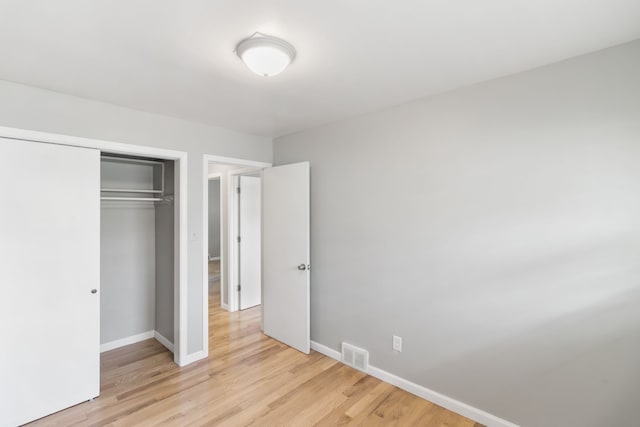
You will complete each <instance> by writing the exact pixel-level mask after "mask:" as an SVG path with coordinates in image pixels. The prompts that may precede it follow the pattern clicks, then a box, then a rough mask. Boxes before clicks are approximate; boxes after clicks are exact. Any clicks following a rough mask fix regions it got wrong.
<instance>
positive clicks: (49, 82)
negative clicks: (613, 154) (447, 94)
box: [0, 0, 640, 136]
mask: <svg viewBox="0 0 640 427" xmlns="http://www.w3.org/2000/svg"><path fill="white" fill-rule="evenodd" d="M255 31H260V32H263V33H267V34H271V35H275V36H278V37H281V38H284V39H286V40H288V41H289V42H291V43H292V44H294V45H295V47H296V48H297V51H298V53H297V57H296V60H295V61H294V63H293V64H292V65H291V67H290V68H289V69H288V70H286V71H285V72H284V73H282V74H281V75H279V76H276V77H272V78H264V77H259V76H256V75H255V74H253V73H252V72H251V71H249V70H248V69H247V68H246V67H245V66H244V64H242V62H241V61H240V60H239V59H238V58H237V57H236V56H235V55H234V53H233V49H234V47H235V44H236V43H237V42H238V41H239V40H241V39H242V38H245V37H247V36H249V35H251V34H252V33H253V32H255ZM637 38H640V1H638V0H588V1H585V0H529V1H523V0H482V1H478V0H397V1H394V0H279V1H277V0H90V1H87V0H56V1H52V0H39V1H37V0H0V79H4V80H10V81H15V82H20V83H25V84H29V85H33V86H38V87H42V88H46V89H52V90H56V91H59V92H65V93H69V94H74V95H78V96H81V97H86V98H92V99H97V100H101V101H105V102H109V103H113V104H118V105H123V106H127V107H131V108H136V109H141V110H146V111H151V112H155V113H161V114H167V115H171V116H176V117H181V118H185V119H189V120H194V121H199V122H204V123H209V124H213V125H218V126H223V127H227V128H230V129H235V130H239V131H243V132H248V133H254V134H260V135H269V136H277V135H282V134H286V133H290V132H294V131H297V130H301V129H305V128H308V127H313V126H317V125H319V124H322V123H327V122H331V121H335V120H339V119H342V118H345V117H349V116H353V115H357V114H361V113H364V112H368V111H373V110H377V109H380V108H384V107H387V106H391V105H395V104H400V103H403V102H406V101H410V100H413V99H417V98H421V97H424V96H427V95H430V94H434V93H438V92H443V91H446V90H449V89H453V88H456V87H460V86H464V85H468V84H471V83H475V82H479V81H483V80H487V79H491V78H495V77H498V76H503V75H507V74H511V73H514V72H518V71H522V70H526V69H530V68H533V67H537V66H540V65H543V64H548V63H552V62H556V61H558V60H562V59H565V58H569V57H572V56H576V55H580V54H583V53H587V52H591V51H594V50H598V49H602V48H605V47H609V46H613V45H616V44H620V43H624V42H627V41H630V40H634V39H637Z"/></svg>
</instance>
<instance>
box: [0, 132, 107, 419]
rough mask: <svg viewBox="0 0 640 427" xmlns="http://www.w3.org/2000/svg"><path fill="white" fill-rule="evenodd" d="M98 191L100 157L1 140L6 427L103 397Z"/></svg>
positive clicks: (0, 305)
mask: <svg viewBox="0 0 640 427" xmlns="http://www.w3.org/2000/svg"><path fill="white" fill-rule="evenodd" d="M99 189H100V157H99V152H98V151H97V150H93V149H86V148H77V147H67V146H63V145H55V144H44V143H36V142H29V141H19V140H9V139H3V138H0V194H1V195H2V203H1V204H0V263H1V264H0V266H1V267H0V274H1V276H0V290H1V293H2V297H0V331H1V332H0V343H2V352H1V353H0V425H3V426H15V425H20V424H24V423H26V422H29V421H32V420H34V419H37V418H41V417H43V416H46V415H49V414H51V413H53V412H56V411H59V410H61V409H64V408H66V407H69V406H72V405H75V404H77V403H80V402H83V401H86V400H89V399H91V398H94V397H96V396H97V395H98V394H99V391H100V299H99V298H100V294H99V293H98V291H99V289H100V286H99V284H100V252H99V251H100V190H99ZM93 289H95V291H96V292H95V293H93V291H92V290H93Z"/></svg>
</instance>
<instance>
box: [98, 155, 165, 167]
mask: <svg viewBox="0 0 640 427" xmlns="http://www.w3.org/2000/svg"><path fill="white" fill-rule="evenodd" d="M100 159H102V160H107V161H114V162H125V163H142V164H152V165H163V166H164V162H159V161H157V160H145V159H130V158H128V157H115V156H100Z"/></svg>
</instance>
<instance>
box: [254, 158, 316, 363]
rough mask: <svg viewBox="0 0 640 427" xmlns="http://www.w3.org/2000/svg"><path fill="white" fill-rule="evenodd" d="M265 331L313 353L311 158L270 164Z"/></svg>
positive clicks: (265, 184)
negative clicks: (311, 330) (289, 163)
mask: <svg viewBox="0 0 640 427" xmlns="http://www.w3.org/2000/svg"><path fill="white" fill-rule="evenodd" d="M262 181H263V187H262V192H263V193H262V196H263V197H262V201H263V202H262V203H263V205H262V218H263V223H262V227H263V233H262V236H263V237H262V238H263V247H262V248H263V249H262V271H263V276H262V277H263V299H262V304H263V306H262V312H263V327H264V333H265V334H267V335H269V336H270V337H273V338H275V339H277V340H278V341H281V342H283V343H285V344H287V345H290V346H291V347H293V348H295V349H297V350H300V351H302V352H303V353H309V347H310V319H309V298H310V294H309V292H310V289H309V285H310V280H309V279H310V277H309V276H310V272H309V268H310V256H309V246H310V212H309V208H310V205H309V203H310V200H309V162H303V163H295V164H291V165H285V166H277V167H273V168H267V169H264V171H263V175H262Z"/></svg>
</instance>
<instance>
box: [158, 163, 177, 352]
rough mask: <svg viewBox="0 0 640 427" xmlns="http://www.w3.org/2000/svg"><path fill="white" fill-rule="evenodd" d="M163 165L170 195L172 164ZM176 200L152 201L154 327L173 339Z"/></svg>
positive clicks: (172, 188) (172, 181) (172, 189)
mask: <svg viewBox="0 0 640 427" xmlns="http://www.w3.org/2000/svg"><path fill="white" fill-rule="evenodd" d="M164 163H165V166H164V182H165V184H164V194H165V196H173V195H174V194H175V193H174V179H175V174H174V163H175V162H173V161H169V160H167V161H165V162H164ZM159 179H160V177H159V176H156V177H155V181H156V188H158V187H159V185H158V184H159V183H158V180H159ZM174 210H175V203H173V202H168V201H163V202H158V203H155V214H156V217H155V243H156V245H155V246H156V251H155V255H156V259H155V269H156V300H155V314H156V322H155V330H156V331H157V332H158V333H159V334H160V335H162V336H163V337H165V338H166V339H168V340H169V341H170V342H171V343H173V342H174V313H173V308H174V292H175V286H174V284H175V269H174V263H175V256H174V231H175V215H174Z"/></svg>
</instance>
